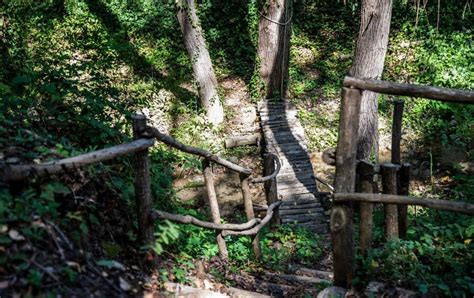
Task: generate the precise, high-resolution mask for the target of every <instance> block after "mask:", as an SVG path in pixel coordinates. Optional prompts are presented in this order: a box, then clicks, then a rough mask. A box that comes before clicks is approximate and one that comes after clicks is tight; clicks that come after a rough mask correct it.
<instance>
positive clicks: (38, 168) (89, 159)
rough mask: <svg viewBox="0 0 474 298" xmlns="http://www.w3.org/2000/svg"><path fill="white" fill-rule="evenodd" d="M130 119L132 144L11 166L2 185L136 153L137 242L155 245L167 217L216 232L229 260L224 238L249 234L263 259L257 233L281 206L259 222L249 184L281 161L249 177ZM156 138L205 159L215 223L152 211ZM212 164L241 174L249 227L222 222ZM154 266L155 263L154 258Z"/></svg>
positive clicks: (1, 173)
mask: <svg viewBox="0 0 474 298" xmlns="http://www.w3.org/2000/svg"><path fill="white" fill-rule="evenodd" d="M132 120H133V136H134V140H133V141H132V142H129V143H125V144H120V145H117V146H113V147H110V148H106V149H101V150H98V151H94V152H89V153H86V154H82V155H78V156H75V157H71V158H65V159H61V160H57V161H53V162H47V163H43V164H31V165H7V166H5V167H2V168H0V181H3V182H7V183H10V182H15V181H20V180H25V179H27V178H29V177H35V176H36V177H40V176H49V175H54V174H59V173H63V172H67V171H72V170H74V169H77V168H80V167H84V166H87V165H92V164H97V163H100V162H103V161H107V160H111V159H114V158H117V157H120V156H124V155H128V154H133V155H134V157H135V162H134V165H133V167H134V172H135V197H136V206H137V209H136V214H137V219H138V233H139V239H140V241H141V242H142V243H143V244H145V245H151V244H153V242H154V235H153V233H154V220H156V219H167V220H171V221H174V222H178V223H185V224H194V225H196V226H200V227H204V228H209V229H214V230H216V241H217V244H218V248H219V254H220V256H221V258H223V259H227V256H228V255H227V247H226V243H225V240H224V237H225V236H226V235H248V236H251V237H252V245H253V249H254V253H255V256H256V258H260V255H261V253H260V246H259V239H258V232H259V231H260V230H261V229H262V228H263V227H264V226H265V225H266V224H267V223H268V222H270V220H271V219H272V217H273V215H274V210H275V209H276V208H278V206H279V205H280V202H279V201H269V202H268V208H267V214H266V215H265V217H264V218H262V219H258V218H255V213H254V208H253V202H252V197H251V193H250V185H251V184H255V183H269V182H272V181H274V180H275V177H276V175H277V174H278V172H279V171H280V167H281V165H280V161H279V159H278V157H277V156H276V155H273V154H269V155H265V160H271V161H272V162H273V163H274V170H273V172H272V173H265V174H266V176H264V177H251V175H252V172H253V171H252V170H251V169H249V168H245V167H242V166H240V165H237V164H235V163H232V162H230V161H228V160H226V159H224V158H221V157H219V156H217V155H214V154H212V153H211V152H208V151H206V150H204V149H201V148H196V147H191V146H187V145H184V144H182V143H180V142H179V141H177V140H175V139H174V138H172V137H170V136H168V135H165V134H163V133H161V132H160V131H159V130H158V129H156V128H154V127H150V126H147V124H146V117H145V116H143V115H134V116H133V117H132ZM155 139H157V140H158V141H161V142H163V143H165V144H166V145H168V146H170V147H173V148H176V149H178V150H180V151H183V152H186V153H190V154H193V155H197V156H199V157H202V158H203V161H202V165H203V175H204V180H205V185H206V190H207V196H208V203H209V207H210V209H211V217H212V222H206V221H202V220H199V219H197V218H195V217H192V216H189V215H186V216H183V215H178V214H171V213H167V212H164V211H159V210H154V209H153V198H152V195H151V185H150V161H149V157H148V148H149V147H152V146H153V145H154V144H155ZM211 163H215V164H219V165H221V166H223V167H225V168H227V169H229V170H232V171H235V172H237V173H239V175H240V183H241V190H242V196H243V201H244V202H243V203H244V207H245V214H246V216H247V220H248V221H247V222H246V223H241V224H221V216H220V211H219V204H218V201H217V196H216V191H215V188H214V177H213V173H212V168H211ZM154 262H155V264H156V258H155V261H154Z"/></svg>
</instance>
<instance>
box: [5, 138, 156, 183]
mask: <svg viewBox="0 0 474 298" xmlns="http://www.w3.org/2000/svg"><path fill="white" fill-rule="evenodd" d="M154 144H155V140H153V139H139V140H135V141H132V142H129V143H125V144H120V145H117V146H113V147H109V148H104V149H100V150H97V151H93V152H88V153H85V154H81V155H77V156H74V157H69V158H64V159H60V160H56V161H51V162H45V163H42V164H37V165H35V164H29V165H7V166H4V167H1V168H0V180H2V181H5V182H11V181H19V180H24V179H26V178H28V176H31V175H33V176H46V175H53V174H58V173H61V172H65V171H67V170H71V169H75V168H79V167H83V166H86V165H91V164H95V163H99V162H103V161H107V160H110V159H113V158H117V157H119V156H123V155H127V154H130V153H136V152H139V151H142V150H144V149H146V148H148V147H151V146H153V145H154Z"/></svg>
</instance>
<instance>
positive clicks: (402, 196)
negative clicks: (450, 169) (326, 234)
mask: <svg viewBox="0 0 474 298" xmlns="http://www.w3.org/2000/svg"><path fill="white" fill-rule="evenodd" d="M364 90H370V91H374V92H379V93H384V94H392V95H399V96H412V97H424V98H428V99H434V100H439V101H444V102H453V103H464V104H474V91H470V90H456V89H448V88H439V87H431V86H420V85H412V84H399V83H393V82H385V81H381V80H372V79H360V78H353V77H346V78H345V79H344V82H343V87H342V101H341V113H340V118H339V135H338V144H337V150H336V175H335V181H334V189H335V190H334V192H335V193H334V206H333V208H332V211H331V219H330V227H331V239H332V251H333V264H334V265H333V266H334V284H335V285H336V286H342V287H348V286H350V285H351V283H352V278H353V274H354V270H355V261H354V260H355V249H354V242H353V234H354V233H353V229H354V224H353V217H352V216H353V208H352V204H353V202H360V203H361V208H360V212H361V214H360V215H361V216H360V217H361V222H360V226H359V228H360V230H359V231H360V237H361V250H362V253H366V252H367V251H368V249H370V246H371V240H372V225H373V221H372V212H373V204H374V203H383V204H384V206H385V211H386V212H385V216H386V217H385V227H386V235H387V238H397V237H398V236H401V237H403V236H404V235H405V232H406V227H407V220H406V218H407V216H406V214H407V209H406V206H407V205H418V206H425V207H428V208H433V209H440V210H448V211H454V212H458V213H463V214H468V215H474V205H473V204H468V203H464V202H453V201H446V200H434V199H427V198H414V197H410V196H407V195H408V187H409V181H410V169H411V166H410V165H409V164H402V165H401V164H400V163H401V158H400V140H401V135H402V134H401V131H402V117H403V102H400V101H396V102H394V113H393V127H392V130H393V131H392V163H394V164H390V165H388V164H385V165H382V166H381V167H380V174H381V175H382V185H383V192H384V193H385V194H374V193H373V192H378V189H377V184H376V183H375V182H374V175H375V173H376V172H377V170H376V168H377V165H372V164H370V163H367V162H364V161H361V162H357V161H356V149H357V143H356V142H357V138H358V136H357V133H358V124H359V115H360V100H361V93H362V92H363V91H364ZM395 164H397V165H395ZM356 169H357V175H356ZM356 177H357V178H358V179H357V183H358V185H357V191H358V192H359V193H355V192H354V191H355V188H356V187H355V182H356Z"/></svg>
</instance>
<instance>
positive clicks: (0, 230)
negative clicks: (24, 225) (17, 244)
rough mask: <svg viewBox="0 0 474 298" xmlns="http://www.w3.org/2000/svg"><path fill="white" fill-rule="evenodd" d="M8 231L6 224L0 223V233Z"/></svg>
mask: <svg viewBox="0 0 474 298" xmlns="http://www.w3.org/2000/svg"><path fill="white" fill-rule="evenodd" d="M7 231H8V226H6V225H1V226H0V233H2V234H3V233H6V232H7Z"/></svg>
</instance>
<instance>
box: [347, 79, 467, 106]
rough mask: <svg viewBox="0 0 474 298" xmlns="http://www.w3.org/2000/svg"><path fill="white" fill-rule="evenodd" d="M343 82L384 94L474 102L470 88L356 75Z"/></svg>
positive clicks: (348, 85) (349, 85) (350, 85)
mask: <svg viewBox="0 0 474 298" xmlns="http://www.w3.org/2000/svg"><path fill="white" fill-rule="evenodd" d="M342 84H343V86H344V87H353V88H357V89H361V90H369V91H374V92H378V93H384V94H391V95H400V96H412V97H423V98H428V99H434V100H439V101H445V102H455V103H465V104H474V91H469V90H457V89H450V88H441V87H433V86H423V85H415V84H402V83H394V82H387V81H382V80H373V79H361V78H354V77H345V78H344V81H343V83H342Z"/></svg>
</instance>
